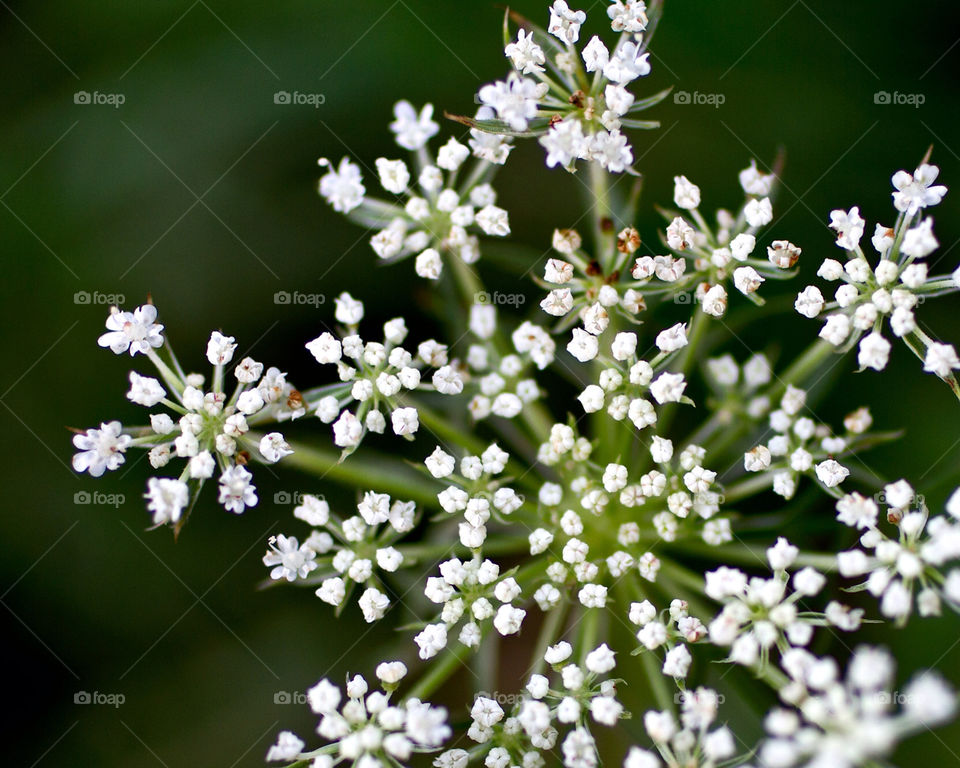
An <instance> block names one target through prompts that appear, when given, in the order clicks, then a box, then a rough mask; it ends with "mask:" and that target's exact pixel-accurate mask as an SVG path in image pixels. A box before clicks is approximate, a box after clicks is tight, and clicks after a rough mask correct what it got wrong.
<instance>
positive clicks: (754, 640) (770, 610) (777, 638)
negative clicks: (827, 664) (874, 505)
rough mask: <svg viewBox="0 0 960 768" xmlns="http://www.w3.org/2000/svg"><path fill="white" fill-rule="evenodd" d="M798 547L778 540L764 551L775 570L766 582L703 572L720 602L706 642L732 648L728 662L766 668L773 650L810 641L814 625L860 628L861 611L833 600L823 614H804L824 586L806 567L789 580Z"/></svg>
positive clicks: (722, 571) (724, 571)
mask: <svg viewBox="0 0 960 768" xmlns="http://www.w3.org/2000/svg"><path fill="white" fill-rule="evenodd" d="M799 552H800V551H799V549H797V547H795V546H793V545H792V544H790V542H788V541H787V540H786V539H785V538H783V537H782V536H781V537H780V538H779V539H777V543H776V544H775V545H774V546H772V547H771V548H770V549H768V550H767V561H768V562H769V563H770V568H771V569H772V570H773V576H772V577H771V578H769V579H763V578H760V577H753V578H748V577H747V575H746V574H745V573H743V572H742V571H740V570H738V569H736V568H728V567H726V566H723V567H720V568H718V569H717V570H715V571H710V572H708V573H707V574H706V587H705V591H706V594H707V596H708V597H710V598H712V599H714V600H717V601H719V602H721V603H723V609H722V610H721V611H720V613H719V615H717V617H716V618H715V619H714V620H713V621H711V622H710V628H709V630H710V642H712V643H714V644H715V645H718V646H720V647H724V648H726V647H729V648H730V657H729V658H730V661H732V662H734V663H735V664H742V665H744V666H748V667H753V666H759V667H761V668H763V667H766V665H767V664H768V663H769V661H770V654H771V652H774V651H778V652H780V653H786V652H787V651H789V649H790V648H791V647H804V646H806V645H808V644H809V643H810V640H811V638H812V637H813V631H814V628H815V627H816V626H824V625H826V626H831V627H836V628H838V629H841V630H843V631H845V632H854V631H856V630H857V629H859V628H860V623H861V620H862V617H863V611H862V610H860V609H851V608H849V607H847V606H845V605H843V604H841V603H839V602H837V601H831V602H830V603H829V605H827V607H826V610H825V611H824V612H823V613H818V612H814V611H810V610H803V608H804V605H803V603H804V602H805V601H807V600H808V599H809V598H812V597H816V596H817V595H818V594H819V593H820V592H821V590H822V589H823V588H824V586H826V583H827V580H826V578H825V577H824V576H823V574H821V573H819V572H818V571H816V570H815V569H813V568H811V567H809V566H807V567H805V568H803V569H801V570H799V571H797V572H796V573H795V574H794V575H793V577H792V578H791V577H790V576H789V574H788V573H787V570H788V569H789V568H791V567H793V565H794V564H795V562H796V560H797V556H798V555H799Z"/></svg>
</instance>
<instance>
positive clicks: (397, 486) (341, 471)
mask: <svg viewBox="0 0 960 768" xmlns="http://www.w3.org/2000/svg"><path fill="white" fill-rule="evenodd" d="M290 447H291V448H293V453H292V454H290V455H289V456H286V457H285V458H284V460H283V464H284V466H286V467H294V468H296V469H301V470H303V471H305V472H307V473H309V474H311V475H314V476H315V477H316V479H317V480H331V481H334V482H337V483H341V484H342V485H346V486H351V487H354V488H356V487H360V488H366V487H369V486H371V485H374V486H376V490H378V491H382V492H386V493H389V494H390V495H392V496H397V497H399V498H402V499H405V500H407V499H409V500H411V501H416V502H418V503H420V504H423V505H425V506H429V507H436V506H438V502H437V496H436V493H435V492H434V491H433V490H432V489H431V488H430V486H429V484H427V483H425V482H424V480H423V477H422V476H420V475H419V474H417V473H416V472H414V471H413V470H411V469H409V468H408V467H407V466H406V465H405V464H402V463H401V462H399V461H397V460H396V459H392V458H389V457H386V456H379V457H376V458H372V457H370V456H369V454H368V456H367V457H364V458H360V457H358V456H356V455H354V456H351V457H350V458H349V459H348V460H346V461H340V454H339V453H338V452H336V451H332V450H329V449H326V448H316V447H314V446H310V445H306V444H305V443H299V442H291V443H290Z"/></svg>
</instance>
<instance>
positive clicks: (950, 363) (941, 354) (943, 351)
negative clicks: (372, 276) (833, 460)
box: [74, 342, 960, 442]
mask: <svg viewBox="0 0 960 768" xmlns="http://www.w3.org/2000/svg"><path fill="white" fill-rule="evenodd" d="M958 368H960V360H958V359H957V351H956V350H955V349H954V348H953V345H952V344H940V343H938V342H932V343H931V344H930V345H929V346H928V347H927V353H926V356H925V357H924V359H923V370H925V371H926V372H927V373H935V374H936V375H937V376H939V377H940V378H941V379H944V378H946V377H947V376H949V375H950V372H951V371H953V370H956V369H958ZM74 442H76V441H74Z"/></svg>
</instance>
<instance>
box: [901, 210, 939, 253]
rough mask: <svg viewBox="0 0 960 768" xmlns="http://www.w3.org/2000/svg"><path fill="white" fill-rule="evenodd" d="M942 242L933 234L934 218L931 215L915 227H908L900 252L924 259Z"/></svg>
mask: <svg viewBox="0 0 960 768" xmlns="http://www.w3.org/2000/svg"><path fill="white" fill-rule="evenodd" d="M939 245H940V243H939V242H938V241H937V238H936V237H934V236H933V219H931V218H930V217H929V216H928V217H927V218H925V219H924V220H923V221H922V222H920V224H918V225H917V226H916V227H913V229H908V230H907V233H906V234H905V235H904V236H903V243H901V244H900V252H901V253H905V254H906V255H907V256H910V257H911V258H914V259H922V258H924V257H926V256H929V255H930V254H931V253H933V252H934V251H935V250H936V249H937V248H938V247H939Z"/></svg>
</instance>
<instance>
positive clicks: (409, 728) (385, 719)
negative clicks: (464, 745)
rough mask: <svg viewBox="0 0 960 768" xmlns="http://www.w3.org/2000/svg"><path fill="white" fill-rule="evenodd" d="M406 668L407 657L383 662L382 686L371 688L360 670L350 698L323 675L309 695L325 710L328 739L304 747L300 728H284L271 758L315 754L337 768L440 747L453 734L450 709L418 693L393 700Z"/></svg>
mask: <svg viewBox="0 0 960 768" xmlns="http://www.w3.org/2000/svg"><path fill="white" fill-rule="evenodd" d="M406 674H407V668H406V666H405V665H404V664H403V662H399V661H393V662H383V663H382V664H380V665H379V666H378V667H377V678H378V679H379V681H380V684H381V685H382V687H383V690H380V691H377V690H374V691H371V690H370V686H369V684H368V683H367V681H366V679H364V678H363V677H362V676H361V675H355V676H354V677H353V678H352V679H350V680H348V681H347V685H346V700H345V701H344V695H343V694H344V692H343V691H341V690H340V688H339V686H337V685H335V684H333V683H331V682H330V681H329V680H326V679H324V680H321V681H320V682H319V683H317V684H316V685H315V686H313V687H312V688H311V689H310V690H309V691H307V700H308V702H309V704H310V709H312V710H313V712H314V713H315V714H317V715H319V716H320V723H319V725H318V726H317V733H318V734H319V735H320V736H321V737H323V738H324V739H325V740H326V741H327V742H328V743H327V745H326V746H323V747H319V748H318V749H315V750H312V751H305V750H304V747H305V746H306V745H305V743H304V742H303V741H302V740H301V739H300V738H299V737H298V736H297V735H296V734H294V733H291V732H290V731H282V732H281V733H280V735H279V736H278V738H277V743H276V744H274V745H273V746H272V747H270V750H269V752H267V760H270V761H280V762H289V761H291V760H311V761H312V762H311V765H313V766H314V767H315V768H332V767H333V766H334V765H337V764H338V763H340V762H342V761H344V760H348V761H350V762H351V763H353V764H354V765H358V766H381V765H391V764H394V765H395V764H396V763H397V761H403V762H406V761H408V760H409V759H410V757H411V755H413V754H414V753H416V752H435V751H437V748H438V747H440V746H441V745H442V744H443V742H444V741H445V740H446V739H447V738H449V736H450V726H449V725H447V711H446V710H445V709H444V708H443V707H435V706H433V705H431V704H428V703H427V702H424V701H420V700H419V699H416V698H408V699H405V700H403V701H402V702H400V703H397V704H392V703H391V701H390V699H391V697H392V695H393V692H394V691H395V690H396V688H397V685H398V684H399V682H400V681H401V680H402V679H403V677H404V676H405V675H406Z"/></svg>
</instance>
